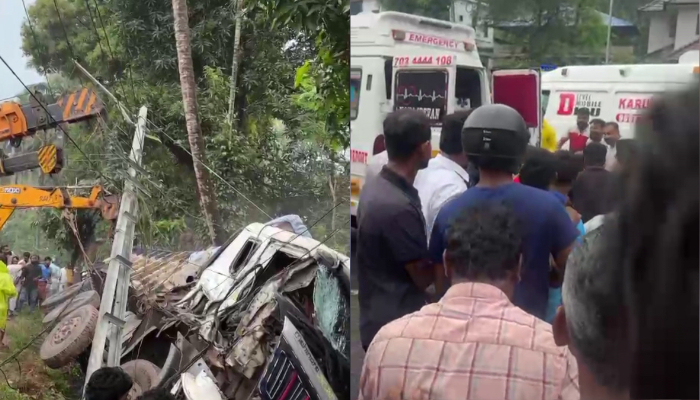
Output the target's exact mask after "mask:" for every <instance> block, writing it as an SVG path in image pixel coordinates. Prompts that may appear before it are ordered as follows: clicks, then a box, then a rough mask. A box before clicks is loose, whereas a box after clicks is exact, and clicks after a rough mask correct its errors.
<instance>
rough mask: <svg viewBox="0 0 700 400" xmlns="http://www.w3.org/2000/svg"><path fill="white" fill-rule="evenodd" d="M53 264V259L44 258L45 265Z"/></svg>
mask: <svg viewBox="0 0 700 400" xmlns="http://www.w3.org/2000/svg"><path fill="white" fill-rule="evenodd" d="M52 262H53V260H52V259H51V257H44V264H46V266H49V265H51V263H52Z"/></svg>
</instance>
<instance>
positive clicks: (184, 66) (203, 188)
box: [172, 0, 226, 246]
mask: <svg viewBox="0 0 700 400" xmlns="http://www.w3.org/2000/svg"><path fill="white" fill-rule="evenodd" d="M172 2H173V17H174V19H173V27H174V28H175V42H176V44H177V61H178V66H179V68H180V87H181V89H182V104H183V106H184V109H185V121H187V139H188V141H189V142H190V149H191V150H192V158H193V161H194V174H195V177H196V178H197V189H198V191H199V202H200V205H201V207H202V214H204V219H205V220H206V223H207V227H208V228H209V237H210V238H211V241H212V243H213V244H214V245H215V246H218V245H221V244H222V243H223V242H224V241H225V238H226V236H225V235H226V233H225V232H224V231H223V229H221V228H220V225H217V224H215V223H214V221H219V209H218V207H217V205H216V194H215V192H214V186H213V185H212V183H211V178H210V177H209V171H208V170H207V169H206V167H205V166H204V165H205V164H206V163H207V158H206V154H205V147H204V146H205V145H204V139H203V138H202V130H201V128H200V126H199V120H198V118H199V117H198V115H197V95H196V85H195V81H194V69H193V66H192V50H190V27H189V25H188V24H187V22H188V19H187V0H172Z"/></svg>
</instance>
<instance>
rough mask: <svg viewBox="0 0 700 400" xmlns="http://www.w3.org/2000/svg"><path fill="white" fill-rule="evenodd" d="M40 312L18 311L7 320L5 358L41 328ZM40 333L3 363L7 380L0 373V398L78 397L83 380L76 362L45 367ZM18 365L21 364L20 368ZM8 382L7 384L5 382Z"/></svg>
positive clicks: (1, 354) (0, 356)
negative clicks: (58, 367)
mask: <svg viewBox="0 0 700 400" xmlns="http://www.w3.org/2000/svg"><path fill="white" fill-rule="evenodd" d="M42 318H43V315H42V314H41V313H40V312H38V311H37V312H34V313H29V312H26V313H21V314H19V315H17V316H15V317H13V318H12V319H10V320H9V321H8V322H7V335H8V338H9V341H10V348H9V349H4V350H0V360H4V359H5V358H6V357H8V356H9V355H10V354H13V353H14V352H15V351H16V350H17V349H19V348H21V347H23V346H26V345H27V344H29V343H30V342H31V341H32V339H33V338H34V337H36V336H37V335H38V334H39V333H40V332H41V331H42V329H43V328H44V327H43V325H42V323H41V320H42ZM41 343H43V337H41V338H39V339H37V340H36V341H35V342H34V343H32V344H31V346H29V347H28V348H27V349H26V350H25V351H24V352H22V353H21V354H20V355H19V356H18V357H17V361H19V367H18V365H17V364H18V363H17V362H15V361H13V362H11V363H9V364H6V365H5V366H4V367H2V371H3V372H4V373H5V375H7V381H6V380H5V378H3V377H2V374H0V399H2V400H77V399H79V398H80V396H79V393H78V391H77V390H76V387H80V385H81V384H82V381H83V377H82V374H81V372H80V369H79V368H78V367H77V365H69V366H66V367H63V368H61V369H58V370H54V369H50V368H48V367H46V366H45V365H44V363H43V361H42V360H41V358H40V357H39V348H40V347H41ZM20 367H21V368H20ZM8 383H9V384H8Z"/></svg>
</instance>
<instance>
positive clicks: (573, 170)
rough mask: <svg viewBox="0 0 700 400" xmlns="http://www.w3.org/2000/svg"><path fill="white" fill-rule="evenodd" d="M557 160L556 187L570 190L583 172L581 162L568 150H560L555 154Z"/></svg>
mask: <svg viewBox="0 0 700 400" xmlns="http://www.w3.org/2000/svg"><path fill="white" fill-rule="evenodd" d="M554 157H555V158H556V160H557V179H556V182H555V186H557V187H558V188H561V189H566V188H570V187H571V186H573V184H574V181H575V180H576V178H577V177H578V174H579V172H581V169H582V167H580V166H579V160H578V159H577V158H576V156H574V154H573V153H572V152H570V151H568V150H559V151H557V152H555V153H554Z"/></svg>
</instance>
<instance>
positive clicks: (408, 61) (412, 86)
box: [393, 55, 455, 153]
mask: <svg viewBox="0 0 700 400" xmlns="http://www.w3.org/2000/svg"><path fill="white" fill-rule="evenodd" d="M454 58H455V57H454V56H451V55H444V56H433V55H425V56H421V55H417V56H404V57H394V68H393V73H394V76H393V87H394V92H393V103H394V110H400V109H403V108H410V109H414V110H419V111H421V112H424V113H425V115H427V116H428V118H429V119H430V124H431V130H432V140H431V141H432V144H433V153H435V151H436V150H437V149H438V144H439V142H440V129H441V126H442V119H443V118H444V117H445V115H447V114H449V113H451V112H453V108H454V105H453V104H451V102H450V101H449V99H452V98H453V97H454V90H455V89H454V85H455V83H454V79H455V73H454V71H455V66H454Z"/></svg>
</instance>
